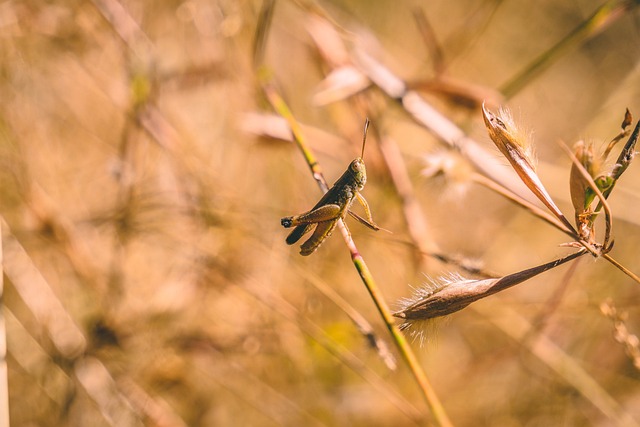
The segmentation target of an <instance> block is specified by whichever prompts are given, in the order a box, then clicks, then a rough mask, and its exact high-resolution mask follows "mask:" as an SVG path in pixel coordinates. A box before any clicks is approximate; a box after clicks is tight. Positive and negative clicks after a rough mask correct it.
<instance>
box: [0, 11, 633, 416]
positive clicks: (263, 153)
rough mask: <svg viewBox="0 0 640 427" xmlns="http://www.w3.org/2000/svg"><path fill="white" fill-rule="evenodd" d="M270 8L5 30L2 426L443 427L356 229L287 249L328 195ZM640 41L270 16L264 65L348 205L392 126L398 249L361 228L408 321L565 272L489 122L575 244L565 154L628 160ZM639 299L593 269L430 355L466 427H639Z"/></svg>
mask: <svg viewBox="0 0 640 427" xmlns="http://www.w3.org/2000/svg"><path fill="white" fill-rule="evenodd" d="M262 6H263V3H262V2H234V1H224V0H222V1H217V2H215V1H214V2H209V1H201V0H188V1H172V2H151V1H127V2H125V1H121V0H87V1H62V2H52V3H48V2H38V1H25V2H7V3H5V4H3V5H0V23H2V25H0V34H1V35H2V37H1V38H0V44H1V45H2V49H1V50H0V52H2V53H0V66H1V68H0V69H1V71H2V73H1V74H0V95H1V98H0V99H2V101H3V102H2V103H1V104H0V119H1V120H0V130H1V132H0V136H1V141H2V143H1V144H0V161H1V162H2V168H1V169H0V170H1V171H2V173H0V189H1V190H0V207H1V208H2V209H1V211H0V212H1V213H2V218H3V222H2V242H3V245H2V246H3V247H2V254H3V268H4V279H5V280H4V287H3V289H2V288H0V289H2V290H3V291H4V293H3V294H2V318H3V319H4V325H5V328H4V329H5V330H3V329H2V328H0V334H2V336H0V343H1V342H2V340H3V338H4V336H6V342H7V351H6V362H7V372H8V381H6V382H5V381H2V375H0V411H2V412H1V413H0V422H4V423H5V424H7V423H8V421H4V420H5V419H6V418H7V414H6V410H4V408H5V407H6V406H8V407H9V414H8V416H9V418H10V422H11V425H12V426H23V425H24V426H27V425H42V426H49V425H51V426H76V425H92V426H133V425H159V426H178V425H188V426H197V425H202V426H210V425H224V426H227V425H228V426H235V425H252V426H262V425H265V426H266V425H332V426H333V425H341V426H342V425H344V426H347V425H349V426H358V425H391V424H393V425H421V424H429V423H434V422H436V421H438V420H439V421H440V422H442V420H443V419H444V418H442V417H436V418H434V417H433V415H432V413H431V412H430V411H429V405H428V404H426V403H425V402H424V400H423V399H422V397H421V394H422V393H421V391H420V388H419V387H418V386H417V385H416V382H415V379H414V375H415V371H414V373H413V374H412V372H411V371H410V369H409V368H408V367H407V364H406V363H404V361H403V358H402V357H401V356H400V353H398V351H397V350H396V347H394V345H393V343H392V339H391V338H390V335H389V334H388V331H387V330H386V328H385V324H384V321H383V320H382V319H381V317H380V315H379V313H378V311H377V310H376V308H375V305H374V304H373V303H372V300H371V298H370V296H369V293H368V292H367V290H366V289H365V287H363V286H362V282H361V280H360V278H359V277H358V272H357V271H356V269H354V265H353V263H352V262H351V260H350V252H349V250H348V249H347V248H346V247H345V245H344V242H342V239H340V237H339V236H337V233H335V234H336V235H334V236H332V237H330V238H329V239H327V241H326V242H324V243H323V245H322V246H321V247H320V248H319V249H318V250H317V251H316V253H314V254H313V255H311V256H310V257H301V256H299V255H298V249H297V248H295V247H289V246H287V245H286V244H285V242H284V239H285V236H286V234H287V232H286V230H284V229H282V228H281V226H280V218H281V217H284V216H288V215H292V214H296V213H300V212H303V211H305V210H308V209H309V208H310V207H311V206H313V205H314V204H315V203H316V201H317V200H318V199H319V198H320V196H321V192H320V191H318V190H317V186H316V184H315V182H314V179H313V176H312V175H311V174H310V173H309V169H308V165H307V164H306V162H305V160H304V158H303V156H302V155H301V153H300V152H299V150H298V149H297V148H296V146H295V145H294V144H292V143H291V142H290V141H291V133H290V131H289V129H288V127H287V124H286V122H285V121H283V120H282V119H281V117H280V116H279V115H278V114H277V111H276V110H274V109H272V107H271V105H270V104H269V102H268V100H267V98H266V97H265V93H264V91H263V89H262V87H261V85H260V80H259V76H258V75H256V72H255V68H254V67H255V63H254V59H255V58H254V53H255V46H254V41H255V39H256V33H257V32H259V30H261V29H262V27H260V25H259V19H260V13H261V10H263V9H262ZM638 28H639V27H638V9H637V8H636V6H635V3H634V2H631V1H610V2H597V1H583V2H560V3H558V2H552V1H543V2H535V3H531V4H525V3H522V2H514V1H511V2H509V1H506V2H491V1H471V0H464V1H460V2H453V4H452V2H446V1H434V2H428V4H427V3H423V2H411V1H405V2H379V3H375V4H372V3H371V2H347V3H339V4H336V3H333V2H331V3H330V2H321V3H311V2H276V3H275V9H274V10H273V16H272V17H271V26H270V27H269V28H268V29H265V31H266V33H265V40H266V42H265V44H264V50H263V51H262V57H261V61H262V65H264V66H265V67H266V68H267V69H268V71H269V73H270V74H269V78H270V81H271V82H272V83H273V85H274V86H273V87H274V89H275V90H276V91H277V93H278V94H279V95H280V96H282V97H283V99H284V100H285V101H286V103H287V105H288V106H289V108H290V110H291V112H292V114H293V116H294V117H295V120H296V122H297V123H299V124H300V131H301V132H302V133H303V134H304V137H305V138H306V139H307V141H308V144H309V146H310V149H311V150H313V152H314V153H315V155H316V158H317V160H318V162H319V164H320V165H321V166H322V170H323V173H324V175H325V177H326V179H327V180H328V182H329V184H331V183H332V182H333V181H334V180H335V179H336V178H337V177H338V176H339V175H340V174H341V173H342V172H343V171H344V170H345V168H346V166H347V165H348V164H349V162H350V161H351V160H352V159H353V158H355V157H357V156H358V155H359V154H360V142H361V131H362V123H363V121H364V118H365V117H366V116H368V117H369V118H370V119H371V121H372V127H371V129H370V134H369V140H368V143H367V149H366V150H367V151H366V153H365V161H366V164H367V171H368V182H367V185H366V187H365V188H364V190H363V195H364V196H365V197H366V198H367V200H368V202H369V205H370V206H371V209H372V211H373V216H374V218H375V220H376V222H377V223H378V224H379V225H380V226H382V227H384V228H386V229H389V230H392V231H393V234H386V233H383V232H378V233H375V232H373V231H371V230H369V229H367V228H365V227H362V226H361V225H359V224H358V223H356V222H354V221H351V220H347V224H348V226H349V229H350V231H351V236H352V237H353V240H354V241H355V243H356V244H357V249H358V253H359V255H361V257H362V259H363V260H365V261H366V265H368V267H369V270H370V273H371V276H372V277H373V278H375V283H377V285H378V288H379V294H380V297H381V298H383V300H384V303H385V304H386V305H389V306H390V307H391V309H393V310H400V309H401V307H402V306H401V304H400V303H399V301H401V300H402V299H403V298H407V297H410V296H411V295H412V291H413V290H414V289H415V288H419V287H420V286H422V284H423V283H425V282H429V279H427V278H425V275H426V276H428V278H430V279H433V280H437V278H438V277H440V276H444V277H449V278H451V277H453V276H451V274H452V273H460V274H462V275H464V276H465V277H470V278H474V279H484V278H486V277H503V276H505V275H508V274H510V273H514V272H518V271H521V270H525V269H527V268H530V267H532V266H537V265H542V264H544V263H547V262H549V261H552V260H555V259H558V258H560V257H562V256H564V255H567V254H568V253H570V252H571V249H570V248H566V247H560V246H559V245H560V244H563V243H565V242H567V241H568V240H570V239H569V237H568V236H567V234H566V233H563V232H561V231H559V230H558V229H557V228H554V227H553V226H550V225H549V223H548V221H545V220H542V219H541V218H540V217H539V216H536V215H532V214H531V210H530V209H523V208H522V207H521V206H518V205H516V204H514V203H512V201H510V200H508V199H506V198H504V197H503V196H502V195H500V194H498V193H496V192H495V191H494V190H493V189H492V188H491V184H487V182H490V183H495V182H498V183H500V184H502V185H503V186H505V187H507V188H509V189H510V191H511V192H514V193H516V194H518V195H520V197H523V198H525V199H527V200H528V201H529V202H531V203H534V204H536V203H537V202H536V199H535V197H532V196H531V194H530V193H529V192H527V190H526V188H525V187H524V186H522V184H521V183H520V181H519V180H518V178H517V175H516V174H514V173H512V170H511V169H510V166H509V162H508V161H507V160H506V159H505V158H504V157H502V156H501V154H500V152H499V151H498V150H496V149H495V148H494V146H493V144H492V142H491V140H490V139H489V137H488V135H487V130H486V128H485V124H484V122H483V117H482V110H481V103H482V101H483V100H488V103H492V104H491V105H492V107H491V108H493V106H497V105H508V106H509V107H510V108H511V110H512V111H513V114H514V121H516V122H517V123H518V124H521V125H523V126H525V127H526V128H527V129H530V130H532V131H533V139H534V141H535V148H536V151H537V157H538V166H537V170H536V172H537V174H538V176H539V177H540V179H541V182H542V183H543V184H544V187H545V188H546V189H547V190H548V193H549V195H550V197H551V198H552V199H553V200H554V202H555V204H557V206H558V208H559V209H560V210H561V211H562V212H564V214H565V215H566V217H567V218H568V219H569V220H570V221H571V220H572V218H573V216H574V215H573V212H572V210H573V206H572V203H571V201H572V200H571V196H570V192H569V180H570V175H571V167H572V166H571V165H572V163H571V159H570V158H569V156H568V155H566V154H565V152H564V151H563V150H562V148H560V146H559V145H558V144H557V143H556V141H558V140H562V141H564V142H566V143H567V144H569V145H572V144H573V143H575V142H576V141H578V140H581V139H582V140H585V141H591V142H594V143H595V144H596V145H597V146H600V145H606V143H607V142H608V141H609V140H611V138H613V137H614V136H615V135H616V134H617V133H618V132H619V131H620V121H621V119H622V116H623V113H624V111H625V108H627V107H628V108H629V109H630V110H631V112H632V113H633V114H635V118H634V124H635V121H637V119H638V117H640V104H639V103H638V99H639V95H640V71H639V70H640V68H639V66H638V58H640V56H639V55H638V53H639V50H638V46H639V45H640V36H639V33H638ZM623 143H624V141H622V144H623ZM618 149H619V148H616V149H614V151H616V150H618ZM616 153H617V151H616ZM613 157H614V158H615V156H613ZM636 162H637V159H636ZM427 175H428V176H427ZM639 175H640V169H639V167H638V165H637V164H635V163H634V162H632V164H631V165H630V167H629V168H628V170H627V171H625V173H624V176H622V177H621V178H620V181H619V183H617V185H616V188H615V191H613V192H612V194H611V197H610V198H609V199H608V206H609V207H610V209H611V213H612V224H613V230H612V237H613V238H614V241H615V245H614V247H613V249H612V250H611V252H610V253H609V254H608V255H610V256H611V257H612V259H615V260H616V261H617V262H618V263H619V264H620V265H622V266H624V267H626V268H628V269H629V270H630V271H631V272H634V273H635V274H638V273H639V272H640V264H639V263H638V255H637V247H638V242H640V227H639V226H640V224H639V220H638V214H637V213H638V211H639V209H640V188H639V187H638V185H637V182H639V180H638V177H639ZM487 180H489V181H487ZM479 184H480V185H479ZM536 206H540V205H539V203H538V204H537V205H536ZM354 209H356V210H357V208H355V207H354ZM357 212H360V211H357ZM603 216H604V215H600V216H599V217H600V218H599V219H598V221H597V222H596V230H597V233H596V238H597V239H598V241H601V239H602V236H603V233H604V223H603V222H602V221H603V219H602V218H601V217H603ZM638 295H640V285H639V284H638V283H636V282H634V280H633V279H631V278H630V277H629V275H626V274H624V273H623V272H621V271H620V269H618V268H616V267H615V266H614V265H612V263H611V262H607V260H605V259H602V257H600V258H599V259H595V258H593V257H591V256H590V255H585V256H581V257H580V258H579V259H578V260H574V261H571V262H568V263H566V264H564V265H563V266H559V267H557V268H552V269H551V270H549V271H547V272H545V273H544V274H541V275H538V276H535V277H534V278H532V279H530V280H527V281H525V282H522V283H519V284H518V285H517V286H513V287H511V288H510V289H509V290H505V291H503V292H499V293H497V294H495V295H492V296H490V297H488V298H484V299H482V300H481V301H477V302H475V303H474V304H472V305H470V306H469V307H467V308H465V309H462V310H460V311H459V312H457V313H455V314H452V315H451V316H449V317H448V321H447V322H446V323H440V324H437V325H435V326H434V325H432V324H428V325H426V327H427V329H421V330H420V331H421V332H422V334H423V336H424V337H425V338H426V340H425V341H424V343H423V345H420V344H419V343H418V342H417V341H416V342H413V343H412V345H411V348H410V349H409V351H410V352H411V354H413V356H414V357H415V359H416V362H417V363H418V365H419V366H420V369H422V370H423V371H424V373H425V374H426V377H428V378H429V381H430V383H431V385H432V386H433V392H434V393H435V395H436V396H437V398H438V399H439V401H440V402H441V403H442V407H443V410H444V411H445V413H446V417H448V418H449V419H450V420H451V423H452V424H454V425H534V424H543V425H559V424H567V425H594V424H595V425H622V424H626V425H636V424H640V410H639V408H640V404H639V402H640V387H639V385H640V382H639V379H640V371H639V370H638V367H637V365H638V342H637V336H638V334H639V333H640V321H638V319H639V318H640V308H639V302H640V299H639V297H638ZM2 318H0V322H1V319H2ZM400 323H401V322H400V321H398V323H397V325H399V324H400ZM0 324H1V323H0ZM0 350H2V345H0ZM3 356H4V355H3V353H2V351H0V372H1V371H2V362H3ZM394 368H395V369H394ZM3 393H4V394H6V395H8V404H7V403H5V402H3V400H7V399H3V395H4V394H3Z"/></svg>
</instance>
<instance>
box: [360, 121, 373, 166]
mask: <svg viewBox="0 0 640 427" xmlns="http://www.w3.org/2000/svg"><path fill="white" fill-rule="evenodd" d="M369 123H371V122H370V121H369V117H367V118H366V119H364V133H363V135H362V153H361V154H360V158H361V159H362V158H363V157H364V145H365V144H366V143H367V130H369Z"/></svg>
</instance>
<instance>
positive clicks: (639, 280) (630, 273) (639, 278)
mask: <svg viewBox="0 0 640 427" xmlns="http://www.w3.org/2000/svg"><path fill="white" fill-rule="evenodd" d="M602 258H604V259H606V260H607V261H609V262H610V263H611V264H613V265H615V266H616V267H617V268H618V270H620V271H622V272H623V273H624V274H626V275H627V276H629V277H631V278H632V279H633V280H635V281H636V283H640V276H638V275H637V274H635V273H634V272H633V271H631V270H629V269H628V268H627V267H625V266H624V265H622V264H620V263H619V262H618V261H616V260H615V259H613V258H611V255H609V254H603V255H602Z"/></svg>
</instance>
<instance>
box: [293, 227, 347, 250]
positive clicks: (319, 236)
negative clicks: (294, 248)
mask: <svg viewBox="0 0 640 427" xmlns="http://www.w3.org/2000/svg"><path fill="white" fill-rule="evenodd" d="M337 224H338V221H322V222H319V223H318V226H317V227H316V229H315V231H314V232H313V234H312V235H311V237H309V240H307V241H306V242H304V243H303V244H302V246H300V255H303V256H307V255H311V254H312V253H314V252H315V250H316V249H318V247H319V246H320V245H321V244H322V242H324V240H325V239H326V238H327V237H329V236H330V235H331V232H332V231H333V229H334V228H336V225H337Z"/></svg>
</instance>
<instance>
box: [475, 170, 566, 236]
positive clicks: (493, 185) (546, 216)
mask: <svg viewBox="0 0 640 427" xmlns="http://www.w3.org/2000/svg"><path fill="white" fill-rule="evenodd" d="M471 179H472V180H473V182H475V183H477V184H480V185H483V186H485V187H487V188H488V189H490V190H493V191H495V192H496V193H498V194H500V195H501V196H503V197H505V198H507V199H508V200H511V201H512V202H514V203H516V204H518V205H520V206H522V207H523V208H525V209H527V210H528V211H529V212H531V213H532V214H533V215H535V216H537V217H538V218H540V219H543V220H544V221H546V222H547V223H549V224H551V225H553V226H554V227H556V228H557V229H558V230H560V231H562V232H563V233H565V234H567V235H568V236H570V237H572V238H574V239H575V238H576V234H575V233H574V232H573V231H571V230H569V229H568V228H567V226H566V225H565V224H564V223H563V222H561V221H560V220H559V219H558V218H556V217H555V216H553V215H551V214H550V213H548V212H547V211H545V210H543V209H541V208H539V207H538V206H536V205H534V204H533V203H531V202H529V201H528V200H526V199H523V198H522V197H520V196H518V195H517V194H515V193H513V192H511V191H510V190H509V189H507V188H505V187H503V186H502V185H500V184H499V183H498V182H496V181H494V180H492V179H489V178H487V177H486V176H484V175H481V174H479V173H473V174H472V176H471Z"/></svg>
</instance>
